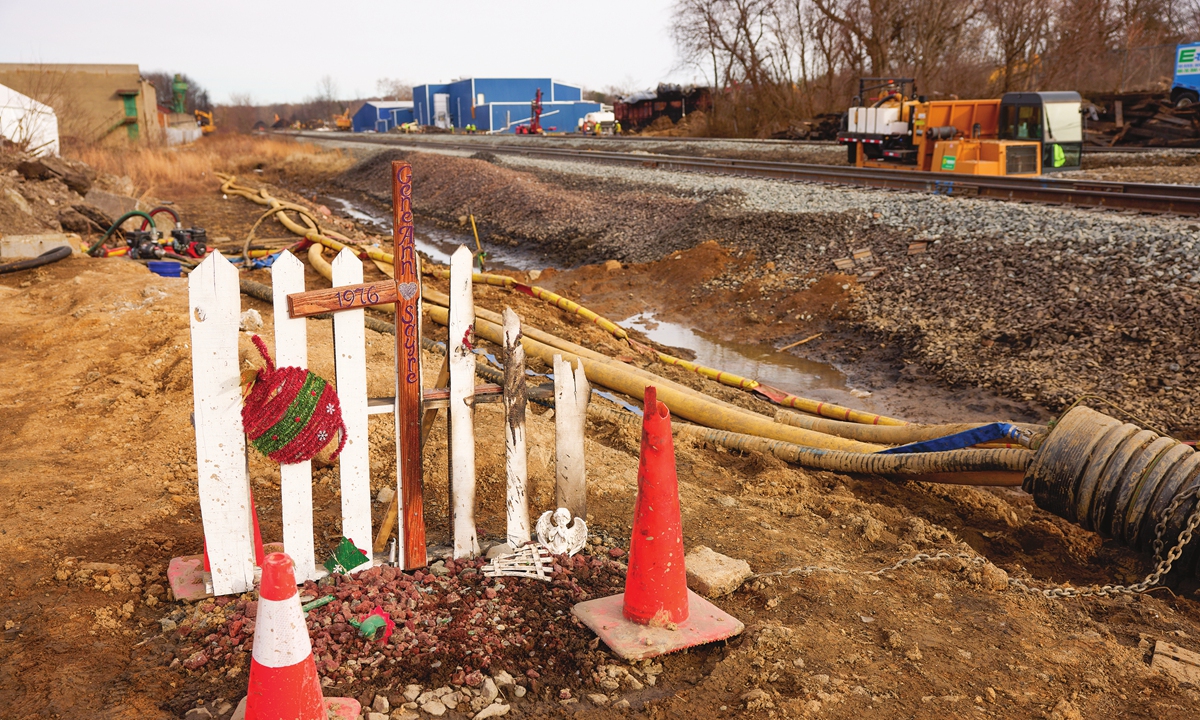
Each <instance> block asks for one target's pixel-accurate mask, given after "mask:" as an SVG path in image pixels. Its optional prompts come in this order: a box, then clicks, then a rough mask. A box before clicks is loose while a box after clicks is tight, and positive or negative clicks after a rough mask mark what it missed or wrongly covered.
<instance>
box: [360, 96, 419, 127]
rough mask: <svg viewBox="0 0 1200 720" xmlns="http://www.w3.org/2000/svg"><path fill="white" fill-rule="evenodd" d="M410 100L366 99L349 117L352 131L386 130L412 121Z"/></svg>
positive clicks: (411, 103)
mask: <svg viewBox="0 0 1200 720" xmlns="http://www.w3.org/2000/svg"><path fill="white" fill-rule="evenodd" d="M413 117H414V116H413V101H412V100H368V101H367V102H365V103H363V106H362V107H360V108H359V109H358V112H356V113H354V117H352V118H350V122H351V130H353V131H354V132H366V131H368V130H374V131H375V132H387V131H389V130H392V129H394V128H396V127H397V126H400V125H403V124H405V123H410V122H412V121H413Z"/></svg>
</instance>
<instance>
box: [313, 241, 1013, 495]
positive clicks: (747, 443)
mask: <svg viewBox="0 0 1200 720" xmlns="http://www.w3.org/2000/svg"><path fill="white" fill-rule="evenodd" d="M308 260H309V262H310V263H312V265H313V268H314V269H315V270H316V271H317V273H319V274H320V275H322V276H323V277H325V278H327V279H332V277H333V267H332V266H331V265H330V263H329V262H328V261H326V260H325V258H324V255H323V247H322V245H320V244H316V245H313V246H312V247H310V248H309V250H308ZM422 296H423V297H424V298H425V299H426V300H428V304H427V305H426V306H425V307H426V310H427V311H428V312H429V315H430V318H431V319H432V320H433V321H434V322H436V323H438V324H440V325H447V324H448V323H449V315H450V312H449V310H448V309H447V308H445V307H441V306H440V304H439V303H448V301H449V298H448V297H447V296H446V295H444V294H442V293H439V292H437V291H434V290H426V291H425V292H424V293H423V294H422ZM377 307H378V308H379V309H384V310H386V311H391V312H394V308H392V307H391V306H388V305H381V306H377ZM485 316H496V318H497V319H498V317H499V316H497V315H496V313H494V312H492V311H490V310H485V309H482V308H477V309H476V318H475V332H476V334H477V335H478V336H479V337H482V338H484V339H485V340H488V341H491V342H493V343H495V344H498V345H503V342H504V337H503V335H504V333H503V325H502V324H501V323H500V322H494V321H493V319H492V318H489V317H485ZM528 331H532V333H529V334H527V332H528ZM532 334H537V335H540V336H542V337H545V338H547V339H552V340H556V341H558V343H559V344H561V345H564V346H566V347H570V346H571V345H573V343H569V342H568V341H565V340H562V339H561V338H556V337H555V336H553V335H550V334H549V333H545V332H543V331H540V330H536V329H534V328H523V329H522V335H523V336H524V337H523V338H522V345H523V347H524V348H525V351H526V352H527V353H529V354H531V355H534V356H536V357H539V358H541V359H542V361H543V362H546V363H547V364H549V363H552V362H553V361H554V355H556V354H557V355H562V356H563V358H564V359H565V360H567V361H568V362H572V363H574V362H582V363H583V365H584V373H585V374H586V375H587V377H588V380H590V381H592V382H595V383H596V384H597V385H601V386H603V387H607V388H609V389H611V390H615V391H617V392H621V393H624V394H626V395H629V396H631V397H639V396H641V395H643V394H644V393H645V388H646V386H647V385H654V386H655V387H656V388H657V389H658V393H659V395H658V396H659V399H661V400H662V401H663V402H665V403H667V405H668V406H669V407H670V408H671V411H672V412H673V413H675V414H676V415H677V416H679V417H680V418H683V419H686V420H691V421H692V422H695V423H698V424H699V425H704V426H706V427H698V426H696V425H688V424H685V423H676V424H675V426H674V430H675V432H677V433H679V434H685V435H689V436H692V437H697V438H699V439H701V440H704V441H706V442H712V443H715V444H718V445H721V446H722V447H726V448H729V449H731V450H738V451H741V452H746V451H754V452H763V453H768V454H772V455H774V456H775V457H778V458H780V459H781V460H784V461H786V462H793V463H796V464H798V465H801V466H804V467H811V468H820V469H825V470H832V471H835V472H856V473H868V474H876V475H899V476H904V477H906V478H907V479H911V480H921V481H925V482H937V483H949V484H956V485H1003V486H1016V485H1020V484H1021V480H1022V477H1023V472H1024V469H1025V467H1026V466H1027V465H1028V463H1029V459H1030V458H1031V457H1032V453H1030V452H1029V451H1027V450H1024V449H1012V450H956V451H950V452H941V453H909V454H907V455H878V454H876V451H878V450H882V449H883V447H882V446H879V445H873V444H866V443H861V442H856V441H854V440H851V439H843V438H838V437H833V436H831V435H825V434H822V433H820V432H814V431H809V430H806V429H803V428H798V427H794V426H790V425H787V424H786V423H783V422H774V423H772V422H770V421H768V420H767V418H765V417H763V416H761V415H758V414H756V413H752V412H750V411H748V410H744V409H742V408H738V407H736V406H733V405H727V404H722V403H721V401H718V400H716V399H714V398H710V397H707V396H704V395H701V394H700V393H697V392H696V391H695V390H692V389H691V388H688V387H686V386H679V385H678V384H677V383H674V382H672V381H670V380H667V379H666V378H661V377H658V376H655V375H654V374H652V373H649V372H647V371H644V370H641V369H640V368H633V367H631V366H628V365H626V364H625V363H621V362H619V361H617V360H614V359H613V358H609V357H608V356H606V355H602V354H600V353H596V352H595V351H591V350H587V349H586V348H582V347H579V346H576V347H577V348H578V349H579V350H582V351H583V352H581V353H574V352H571V351H570V350H568V349H564V347H555V346H554V345H551V344H549V343H544V342H541V341H539V340H536V339H534V338H533V337H531V335H532ZM634 370H637V371H640V373H641V374H638V373H635V372H633V371H634ZM588 414H589V415H594V416H599V417H602V418H604V419H608V420H613V421H619V422H630V420H631V418H632V416H630V415H628V414H626V413H622V412H618V411H616V410H611V409H609V408H605V407H603V406H601V405H595V404H592V405H589V408H588ZM783 414H784V413H782V412H781V413H780V415H783ZM788 414H789V415H794V413H788ZM777 420H778V416H777ZM817 422H825V423H828V422H829V421H820V420H817ZM836 425H853V424H852V423H836ZM772 426H773V427H772ZM855 427H858V428H861V429H862V430H871V431H884V432H895V431H907V432H913V431H914V430H916V431H921V430H924V429H926V428H928V427H935V426H914V427H912V428H891V427H872V426H865V425H857V426H855ZM942 427H945V426H942ZM776 428H778V430H779V431H781V432H775V431H774V430H775V429H776ZM791 431H795V432H791Z"/></svg>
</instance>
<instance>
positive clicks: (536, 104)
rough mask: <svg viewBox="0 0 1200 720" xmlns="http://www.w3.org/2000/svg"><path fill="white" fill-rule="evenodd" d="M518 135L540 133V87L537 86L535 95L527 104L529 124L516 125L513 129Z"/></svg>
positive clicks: (541, 131)
mask: <svg viewBox="0 0 1200 720" xmlns="http://www.w3.org/2000/svg"><path fill="white" fill-rule="evenodd" d="M515 132H516V134H518V135H542V134H544V133H545V132H546V131H545V130H543V129H542V89H541V88H538V90H537V95H536V96H535V97H534V98H533V102H532V103H530V104H529V124H528V125H518V126H517V127H516V130H515Z"/></svg>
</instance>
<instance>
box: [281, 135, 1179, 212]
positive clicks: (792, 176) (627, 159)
mask: <svg viewBox="0 0 1200 720" xmlns="http://www.w3.org/2000/svg"><path fill="white" fill-rule="evenodd" d="M297 134H298V135H300V136H303V137H309V138H314V139H316V138H320V139H335V138H342V139H345V137H344V136H334V135H331V134H330V133H315V132H301V133H297ZM528 140H529V141H530V142H528V143H526V142H524V141H523V142H521V143H505V144H500V143H488V144H483V143H479V142H455V141H440V140H418V139H415V138H411V137H404V136H393V135H355V136H353V138H352V139H351V141H352V142H365V143H370V144H378V145H391V146H398V147H412V148H423V149H428V150H436V149H442V150H455V151H459V152H490V153H494V154H498V155H521V156H525V157H539V158H547V159H554V160H565V161H572V162H580V161H583V162H598V163H604V164H609V165H624V166H628V167H642V168H651V169H658V170H672V171H677V172H700V173H708V174H716V175H734V176H740V177H750V178H770V179H775V180H785V181H792V182H816V183H823V184H829V185H846V186H853V187H866V188H884V189H889V190H907V191H911V192H925V193H932V194H937V195H949V196H952V197H974V198H987V199H992V200H1003V201H1008V202H1024V203H1044V204H1051V205H1064V206H1074V207H1084V208H1100V209H1106V210H1123V211H1129V212H1142V213H1158V214H1162V213H1168V214H1174V215H1189V216H1195V215H1200V186H1195V185H1156V184H1150V183H1121V182H1110V181H1103V180H1087V179H1082V178H1081V179H1078V180H1072V179H1050V178H1041V177H1037V178H1008V177H979V176H971V175H950V174H941V173H928V172H919V171H913V170H878V169H874V168H854V167H846V166H836V165H814V164H805V163H790V162H774V161H769V160H742V159H735V158H709V157H694V156H680V155H664V154H655V153H644V152H615V151H609V150H592V149H580V148H563V147H550V146H548V145H546V144H544V143H540V142H538V139H536V138H529V139H528Z"/></svg>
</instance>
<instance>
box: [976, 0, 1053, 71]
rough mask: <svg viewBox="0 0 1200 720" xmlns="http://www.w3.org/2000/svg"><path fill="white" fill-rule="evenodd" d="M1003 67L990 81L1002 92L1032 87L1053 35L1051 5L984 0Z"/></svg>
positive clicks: (993, 40) (1008, 0) (992, 38)
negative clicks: (1046, 44) (1040, 58)
mask: <svg viewBox="0 0 1200 720" xmlns="http://www.w3.org/2000/svg"><path fill="white" fill-rule="evenodd" d="M982 11H983V14H984V17H985V18H987V22H988V24H989V25H990V27H991V41H992V45H993V47H994V52H995V55H996V56H997V59H999V61H1000V67H999V68H998V69H997V71H996V73H994V74H993V76H992V77H991V78H989V79H990V80H992V82H993V84H994V85H995V86H996V87H997V89H998V90H999V91H1000V92H1009V91H1010V90H1028V89H1030V87H1031V83H1032V82H1033V79H1034V77H1035V75H1034V73H1035V70H1036V66H1037V64H1038V59H1039V57H1040V55H1041V53H1043V52H1044V49H1045V42H1046V40H1047V38H1048V37H1049V34H1050V19H1051V12H1050V5H1049V4H1046V3H1033V4H1031V3H1030V2H1029V1H1028V0H983V6H982Z"/></svg>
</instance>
